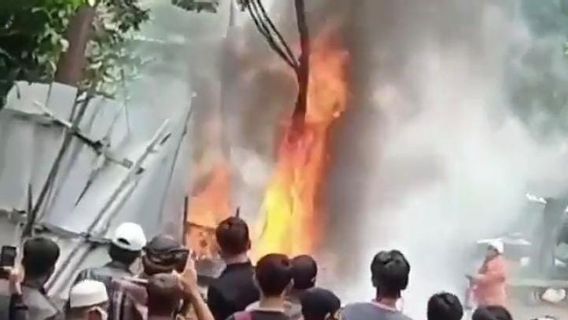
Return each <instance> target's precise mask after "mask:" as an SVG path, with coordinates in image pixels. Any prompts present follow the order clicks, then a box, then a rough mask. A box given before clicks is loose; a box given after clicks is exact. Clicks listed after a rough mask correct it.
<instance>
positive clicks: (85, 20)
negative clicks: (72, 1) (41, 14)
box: [55, 5, 96, 87]
mask: <svg viewBox="0 0 568 320" xmlns="http://www.w3.org/2000/svg"><path fill="white" fill-rule="evenodd" d="M95 14H96V9H95V7H91V6H89V5H85V6H82V7H81V8H79V10H78V11H77V13H76V14H75V16H74V17H73V19H71V23H70V24H69V28H68V29H67V37H66V38H67V41H68V42H69V48H67V51H66V52H64V53H63V54H62V55H61V57H60V58H59V62H58V63H57V72H56V73H55V81H56V82H60V83H64V84H68V85H71V86H75V87H76V86H77V85H78V84H79V82H80V81H81V79H82V78H83V71H84V69H85V65H86V57H85V50H86V48H87V43H88V42H89V38H90V35H91V29H92V23H93V20H94V18H95Z"/></svg>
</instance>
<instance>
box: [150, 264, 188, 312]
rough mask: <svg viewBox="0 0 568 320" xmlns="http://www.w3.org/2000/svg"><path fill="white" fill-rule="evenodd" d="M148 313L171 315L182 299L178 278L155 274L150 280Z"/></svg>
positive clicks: (172, 275)
mask: <svg viewBox="0 0 568 320" xmlns="http://www.w3.org/2000/svg"><path fill="white" fill-rule="evenodd" d="M146 291H147V293H148V313H149V314H152V315H171V314H172V313H173V312H175V311H176V310H177V309H178V307H179V304H180V300H181V298H182V292H181V287H180V284H179V280H178V277H177V276H176V275H174V274H171V273H159V274H155V275H153V276H152V277H150V279H149V280H148V285H147V287H146Z"/></svg>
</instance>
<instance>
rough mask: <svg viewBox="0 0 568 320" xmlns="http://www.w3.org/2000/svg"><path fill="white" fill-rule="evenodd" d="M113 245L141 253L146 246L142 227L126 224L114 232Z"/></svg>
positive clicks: (130, 223)
mask: <svg viewBox="0 0 568 320" xmlns="http://www.w3.org/2000/svg"><path fill="white" fill-rule="evenodd" d="M112 243H113V244H114V245H115V246H117V247H119V248H122V249H125V250H129V251H141V250H142V249H143V248H144V246H145V245H146V236H145V235H144V230H142V227H140V225H138V224H136V223H132V222H124V223H123V224H121V225H119V226H118V228H116V230H115V231H114V237H113V238H112Z"/></svg>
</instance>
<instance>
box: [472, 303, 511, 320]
mask: <svg viewBox="0 0 568 320" xmlns="http://www.w3.org/2000/svg"><path fill="white" fill-rule="evenodd" d="M471 319H472V320H513V316H511V313H510V312H509V311H508V310H507V309H505V308H504V307H502V306H486V307H480V308H478V309H477V310H475V312H474V313H473V316H472V318H471Z"/></svg>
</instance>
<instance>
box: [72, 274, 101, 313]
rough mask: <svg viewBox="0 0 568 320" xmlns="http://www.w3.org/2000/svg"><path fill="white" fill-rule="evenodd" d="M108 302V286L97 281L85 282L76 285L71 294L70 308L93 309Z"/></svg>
mask: <svg viewBox="0 0 568 320" xmlns="http://www.w3.org/2000/svg"><path fill="white" fill-rule="evenodd" d="M107 301H108V293H107V291H106V286H105V285H104V283H102V282H99V281H95V280H83V281H81V282H79V283H77V284H76V285H74V286H73V287H72V288H71V292H70V293H69V306H70V307H71V308H72V309H76V308H88V307H93V306H97V305H101V304H104V303H106V302H107Z"/></svg>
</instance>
